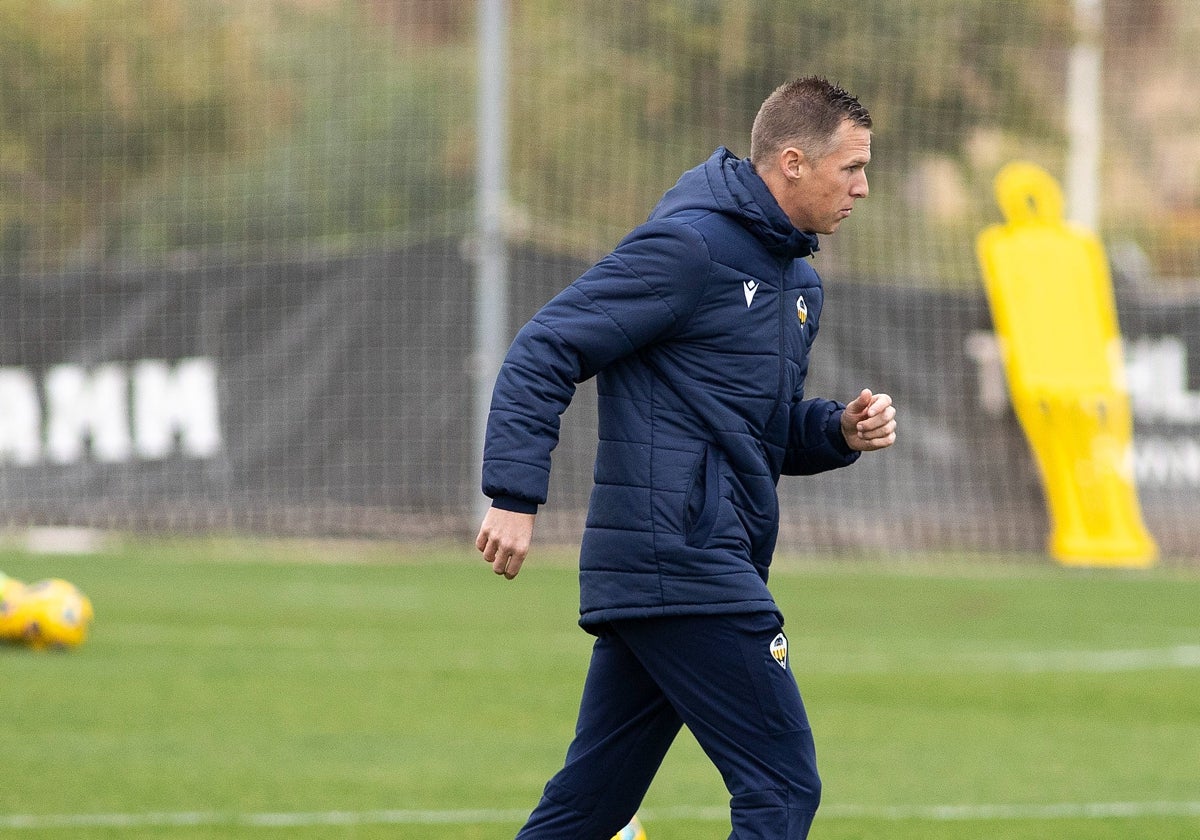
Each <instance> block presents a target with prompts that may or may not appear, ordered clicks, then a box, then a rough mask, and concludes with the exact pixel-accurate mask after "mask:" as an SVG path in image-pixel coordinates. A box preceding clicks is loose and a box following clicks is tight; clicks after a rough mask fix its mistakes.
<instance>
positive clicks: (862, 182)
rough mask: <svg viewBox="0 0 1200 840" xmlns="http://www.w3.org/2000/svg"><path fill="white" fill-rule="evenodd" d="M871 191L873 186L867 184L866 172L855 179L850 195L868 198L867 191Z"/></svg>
mask: <svg viewBox="0 0 1200 840" xmlns="http://www.w3.org/2000/svg"><path fill="white" fill-rule="evenodd" d="M870 191H871V188H870V187H869V186H868V185H867V176H866V174H865V173H863V174H862V175H859V176H858V177H857V178H856V179H855V180H854V183H852V184H851V185H850V195H852V196H853V197H854V198H866V197H867V193H869V192H870Z"/></svg>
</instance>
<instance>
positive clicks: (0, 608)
mask: <svg viewBox="0 0 1200 840" xmlns="http://www.w3.org/2000/svg"><path fill="white" fill-rule="evenodd" d="M24 597H25V584H23V583H21V581H19V580H17V579H16V578H11V577H9V576H8V575H6V574H4V573H3V572H0V641H7V642H13V641H17V640H19V639H20V638H21V633H22V631H23V630H24V625H23V624H22V621H21V617H20V616H19V615H18V614H17V612H18V610H17V605H18V604H19V603H20V602H21V600H22V599H23V598H24Z"/></svg>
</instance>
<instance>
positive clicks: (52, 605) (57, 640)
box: [13, 578, 94, 650]
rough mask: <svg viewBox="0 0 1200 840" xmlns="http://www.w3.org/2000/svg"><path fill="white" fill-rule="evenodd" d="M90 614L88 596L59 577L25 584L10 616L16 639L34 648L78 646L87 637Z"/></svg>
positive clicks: (91, 612)
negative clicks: (14, 626)
mask: <svg viewBox="0 0 1200 840" xmlns="http://www.w3.org/2000/svg"><path fill="white" fill-rule="evenodd" d="M93 617H94V611H93V609H92V602H91V601H90V600H88V597H87V596H86V595H84V594H83V593H82V592H80V591H79V590H78V589H77V588H76V587H75V585H74V584H73V583H70V582H68V581H65V580H62V579H61V578H51V579H49V580H39V581H37V582H36V583H31V584H29V585H28V586H26V587H25V591H24V593H23V594H22V595H21V597H20V598H19V599H18V600H17V604H16V610H15V611H14V615H13V619H14V621H15V622H17V623H18V624H19V633H20V635H19V637H18V638H19V640H20V641H22V642H24V643H25V644H27V645H29V646H30V647H31V648H34V649H35V650H45V649H46V648H72V647H78V646H79V645H81V644H83V642H84V641H85V640H86V639H87V632H88V625H89V624H91V621H92V618H93Z"/></svg>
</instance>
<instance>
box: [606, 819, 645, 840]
mask: <svg viewBox="0 0 1200 840" xmlns="http://www.w3.org/2000/svg"><path fill="white" fill-rule="evenodd" d="M612 840H646V829H644V828H642V823H641V822H640V821H639V820H638V818H637V816H636V815H635V816H634V818H633V819H631V820H630V821H629V825H627V826H625V827H624V828H622V829H621V830H620V831H618V832H617V833H616V834H615V835H613V839H612Z"/></svg>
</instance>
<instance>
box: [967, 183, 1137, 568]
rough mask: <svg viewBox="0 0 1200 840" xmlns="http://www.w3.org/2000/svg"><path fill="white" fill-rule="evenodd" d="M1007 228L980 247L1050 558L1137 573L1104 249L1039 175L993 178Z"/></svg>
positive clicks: (1125, 422)
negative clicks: (1040, 488)
mask: <svg viewBox="0 0 1200 840" xmlns="http://www.w3.org/2000/svg"><path fill="white" fill-rule="evenodd" d="M995 189H996V199H997V201H998V202H999V204H1000V209H1001V210H1002V211H1003V213H1004V217H1005V220H1006V223H1005V224H1003V225H992V226H991V227H989V228H987V229H986V230H984V231H983V232H982V233H981V234H980V235H979V238H978V240H977V252H978V257H979V263H980V268H981V269H982V273H983V280H984V286H985V288H986V291H987V297H988V303H989V305H990V306H991V310H992V319H993V321H994V323H995V327H996V334H997V338H998V339H999V342H1000V349H1001V355H1002V357H1003V359H1004V367H1005V372H1006V373H1007V376H1008V384H1009V390H1010V392H1011V395H1012V402H1013V408H1014V409H1015V411H1016V414H1017V418H1018V419H1019V420H1020V422H1021V426H1022V428H1023V429H1024V431H1025V436H1026V438H1027V439H1028V441H1029V445H1030V448H1031V449H1032V451H1033V455H1034V458H1035V460H1036V461H1037V465H1038V469H1039V471H1040V472H1041V477H1042V481H1043V485H1044V487H1045V491H1046V502H1047V507H1048V509H1049V515H1050V523H1051V528H1052V532H1051V534H1050V538H1049V551H1050V554H1051V556H1053V557H1054V558H1055V559H1056V560H1058V561H1059V562H1062V563H1064V564H1068V565H1076V566H1128V567H1142V566H1148V565H1150V564H1151V563H1153V562H1154V559H1155V557H1156V556H1157V553H1158V550H1157V547H1156V546H1155V544H1154V540H1153V539H1152V538H1151V537H1150V534H1149V533H1148V532H1147V531H1146V527H1145V525H1144V524H1143V523H1142V516H1141V510H1140V507H1139V504H1138V498H1137V489H1136V487H1135V486H1134V481H1133V450H1132V447H1133V421H1132V417H1131V414H1130V409H1129V395H1128V392H1127V390H1126V387H1125V379H1124V363H1123V359H1122V353H1121V336H1120V331H1119V329H1118V326H1117V314H1116V306H1115V304H1114V300H1113V292H1112V280H1111V278H1110V275H1109V271H1108V262H1107V260H1106V258H1105V256H1104V249H1103V248H1102V246H1101V244H1100V240H1099V239H1098V238H1097V237H1096V236H1095V234H1093V233H1092V232H1091V231H1088V230H1086V229H1085V228H1082V227H1080V226H1078V225H1074V224H1071V223H1069V222H1067V221H1066V220H1065V219H1064V218H1063V196H1062V191H1061V189H1059V186H1058V183H1057V182H1056V181H1055V180H1054V178H1053V177H1051V176H1050V174H1049V173H1047V172H1046V171H1045V170H1043V169H1041V168H1039V167H1037V166H1035V165H1033V164H1031V163H1024V162H1014V163H1010V164H1008V165H1007V166H1005V167H1004V168H1003V169H1001V170H1000V172H999V174H998V175H997V176H996V181H995Z"/></svg>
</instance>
